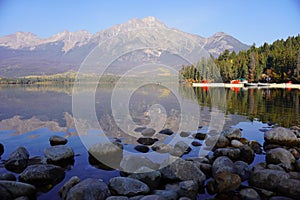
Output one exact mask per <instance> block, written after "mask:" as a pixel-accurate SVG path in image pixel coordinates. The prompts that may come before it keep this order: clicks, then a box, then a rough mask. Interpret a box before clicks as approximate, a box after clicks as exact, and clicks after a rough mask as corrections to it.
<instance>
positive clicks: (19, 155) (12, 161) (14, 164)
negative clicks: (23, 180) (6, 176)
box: [5, 147, 29, 172]
mask: <svg viewBox="0 0 300 200" xmlns="http://www.w3.org/2000/svg"><path fill="white" fill-rule="evenodd" d="M28 159H29V152H28V151H27V149H25V147H18V148H17V149H16V150H15V151H13V152H12V153H11V154H10V156H9V158H8V160H7V161H6V162H5V168H6V169H7V170H10V171H13V172H22V171H23V170H24V169H25V168H26V167H27V164H28Z"/></svg>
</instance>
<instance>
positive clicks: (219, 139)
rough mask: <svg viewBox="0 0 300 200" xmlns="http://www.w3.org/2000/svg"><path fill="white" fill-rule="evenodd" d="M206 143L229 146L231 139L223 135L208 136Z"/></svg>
mask: <svg viewBox="0 0 300 200" xmlns="http://www.w3.org/2000/svg"><path fill="white" fill-rule="evenodd" d="M205 144H206V145H207V146H210V147H215V148H223V147H227V146H229V144H230V141H229V140H228V139H227V138H226V137H225V136H223V135H220V136H211V137H208V138H206V140H205Z"/></svg>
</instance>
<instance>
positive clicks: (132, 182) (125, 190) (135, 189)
mask: <svg viewBox="0 0 300 200" xmlns="http://www.w3.org/2000/svg"><path fill="white" fill-rule="evenodd" d="M108 186H109V188H110V191H111V193H112V194H114V195H125V196H135V195H139V194H147V193H148V192H149V191H150V188H149V187H148V186H147V185H146V184H145V183H143V182H141V181H139V180H137V179H134V178H127V177H114V178H112V179H110V180H109V184H108Z"/></svg>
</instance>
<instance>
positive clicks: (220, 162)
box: [212, 156, 234, 177]
mask: <svg viewBox="0 0 300 200" xmlns="http://www.w3.org/2000/svg"><path fill="white" fill-rule="evenodd" d="M222 172H229V173H234V164H233V162H232V160H230V159H229V158H228V157H226V156H221V157H218V158H217V159H216V160H215V161H214V163H213V165H212V175H213V177H215V176H216V175H217V174H219V173H222Z"/></svg>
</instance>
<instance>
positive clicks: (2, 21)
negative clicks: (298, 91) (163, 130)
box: [0, 0, 300, 45]
mask: <svg viewBox="0 0 300 200" xmlns="http://www.w3.org/2000/svg"><path fill="white" fill-rule="evenodd" d="M147 16H154V17H156V18H158V19H159V20H161V21H163V22H164V23H165V24H166V25H167V26H169V27H176V28H178V29H181V30H183V31H186V32H189V33H194V34H198V35H201V36H204V37H208V36H211V35H213V34H214V33H216V32H219V31H222V32H226V33H228V34H230V35H232V36H234V37H236V38H237V39H239V40H240V41H242V42H244V43H246V44H252V43H253V42H255V43H256V44H257V45H261V44H263V43H264V42H273V41H274V40H276V39H280V38H287V37H288V36H290V35H297V34H299V33H300V0H253V1H251V0H248V1H247V0H205V1H204V0H194V1H192V0H186V1H184V0H181V1H177V0H150V1H147V0H98V1H83V0H78V1H76V0H65V1H64V0H62V1H56V0H54V1H53V0H0V36H3V35H7V34H12V33H15V32H17V31H26V32H32V33H34V34H36V35H38V36H40V37H49V36H50V35H53V34H56V33H58V32H61V31H63V30H65V29H67V30H69V31H76V30H82V29H85V30H88V31H89V32H91V33H95V32H97V31H100V30H103V29H106V28H109V27H111V26H113V25H115V24H121V23H124V22H126V21H127V20H129V19H132V18H144V17H147Z"/></svg>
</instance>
